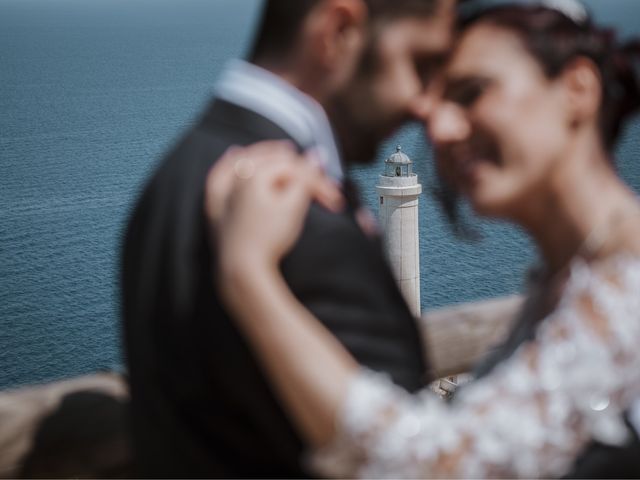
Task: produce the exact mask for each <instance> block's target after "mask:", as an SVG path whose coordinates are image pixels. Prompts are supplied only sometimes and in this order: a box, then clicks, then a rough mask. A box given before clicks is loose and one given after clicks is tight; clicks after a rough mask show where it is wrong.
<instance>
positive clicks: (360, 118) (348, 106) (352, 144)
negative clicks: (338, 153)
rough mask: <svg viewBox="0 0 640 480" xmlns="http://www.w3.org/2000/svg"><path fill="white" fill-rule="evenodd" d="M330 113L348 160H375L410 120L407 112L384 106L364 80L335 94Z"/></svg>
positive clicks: (371, 161) (329, 106)
mask: <svg viewBox="0 0 640 480" xmlns="http://www.w3.org/2000/svg"><path fill="white" fill-rule="evenodd" d="M327 113H328V115H329V118H330V120H331V123H332V125H333V128H334V130H335V133H336V136H337V139H338V142H339V144H340V147H341V149H342V157H343V159H344V162H345V163H347V164H370V163H373V162H374V161H375V160H376V153H377V152H378V149H379V148H380V145H381V144H382V142H383V141H384V140H386V139H387V138H389V136H390V135H391V134H393V132H394V131H395V130H396V129H397V128H398V127H400V126H401V125H402V124H404V123H405V122H407V121H408V120H410V118H409V117H408V115H407V114H406V112H390V111H388V109H385V108H382V106H381V105H380V104H379V102H378V101H377V99H376V97H375V95H374V94H373V92H372V91H371V88H370V86H369V85H368V84H367V82H364V81H361V82H358V83H354V85H353V86H352V88H348V89H345V91H343V92H341V93H339V94H338V95H336V96H335V97H333V99H331V101H330V102H328V105H327Z"/></svg>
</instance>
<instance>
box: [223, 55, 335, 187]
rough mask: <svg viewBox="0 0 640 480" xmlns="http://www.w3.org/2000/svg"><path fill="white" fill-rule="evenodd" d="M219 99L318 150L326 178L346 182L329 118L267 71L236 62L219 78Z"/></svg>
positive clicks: (296, 90) (295, 90)
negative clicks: (244, 110) (240, 108)
mask: <svg viewBox="0 0 640 480" xmlns="http://www.w3.org/2000/svg"><path fill="white" fill-rule="evenodd" d="M216 96H217V97H218V98H221V99H222V100H225V101H227V102H230V103H233V104H235V105H238V106H240V107H243V108H246V109H248V110H251V111H253V112H256V113H258V114H260V115H262V116H263V117H265V118H268V119H269V120H271V121H272V122H273V123H275V124H276V125H278V126H279V127H280V128H282V129H283V130H284V131H285V132H287V134H289V135H290V136H291V138H292V139H293V140H295V141H296V142H297V143H298V144H299V145H301V146H303V147H311V146H313V147H315V148H316V149H317V153H318V156H319V158H320V161H321V162H322V163H323V166H324V168H325V171H326V172H327V174H328V175H330V176H331V177H332V178H334V179H336V180H338V181H342V180H343V179H344V172H343V169H342V163H341V161H340V154H339V153H338V152H339V150H338V146H337V144H336V139H335V136H334V134H333V130H332V128H331V124H330V123H329V119H328V118H327V114H326V113H325V111H324V109H323V108H322V106H321V105H320V104H319V103H318V102H317V101H315V100H314V99H313V98H311V97H310V96H309V95H307V94H305V93H303V92H301V91H300V90H298V89H297V88H295V87H294V86H293V85H291V84H289V83H288V82H286V81H285V80H284V79H282V78H280V77H279V76H277V75H275V74H273V73H271V72H269V71H268V70H265V69H263V68H261V67H258V66H256V65H253V64H251V63H248V62H245V61H242V60H233V61H231V62H230V63H229V65H228V66H227V68H226V69H225V71H224V72H223V74H222V77H221V78H220V81H219V83H218V86H217V89H216Z"/></svg>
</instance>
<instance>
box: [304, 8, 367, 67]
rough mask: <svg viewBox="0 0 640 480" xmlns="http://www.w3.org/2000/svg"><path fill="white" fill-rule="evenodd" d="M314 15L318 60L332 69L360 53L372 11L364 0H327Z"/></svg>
mask: <svg viewBox="0 0 640 480" xmlns="http://www.w3.org/2000/svg"><path fill="white" fill-rule="evenodd" d="M314 13H315V14H314V15H313V16H312V18H310V19H309V20H310V23H311V25H310V29H311V31H312V32H313V33H312V36H313V37H314V41H313V46H312V48H313V49H314V50H315V52H314V53H315V55H316V58H317V60H319V62H320V63H321V65H322V66H323V67H324V68H325V69H326V70H327V71H329V72H332V71H335V70H340V69H342V68H344V67H345V62H346V63H349V62H350V61H351V60H353V62H354V63H355V59H356V58H357V57H359V53H360V52H361V50H362V46H363V44H364V41H365V29H366V24H367V17H368V11H367V7H366V5H365V3H364V1H363V0H325V1H324V2H323V5H322V6H321V7H320V9H318V10H317V11H316V12H314Z"/></svg>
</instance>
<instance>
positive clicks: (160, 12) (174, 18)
mask: <svg viewBox="0 0 640 480" xmlns="http://www.w3.org/2000/svg"><path fill="white" fill-rule="evenodd" d="M620 1H622V0H620ZM603 3H607V4H609V5H610V4H611V3H610V2H604V0H603ZM260 5H261V2H260V1H259V0H0V389H7V388H14V387H18V386H21V385H26V384H34V383H39V382H46V381H51V380H55V379H61V378H66V377H72V376H76V375H81V374H85V373H90V372H95V371H99V370H122V369H123V364H124V361H123V354H122V349H121V331H120V314H119V310H120V306H119V293H118V271H119V263H120V252H121V247H122V236H123V230H124V227H125V225H126V222H127V219H128V217H129V215H130V212H131V209H132V207H133V205H134V204H135V201H136V199H137V197H138V195H139V194H140V191H141V188H142V187H143V185H144V184H145V182H146V181H147V180H148V178H149V176H150V175H151V174H152V172H153V171H154V169H155V168H156V166H157V165H158V162H159V161H160V160H161V158H162V155H163V153H164V152H166V151H167V150H168V149H169V148H171V146H172V145H174V144H175V142H176V141H178V140H179V138H180V137H181V136H182V135H183V134H184V132H185V131H186V130H187V129H189V127H191V126H192V125H193V124H194V122H195V121H196V119H197V118H198V115H199V113H200V112H201V111H202V109H203V108H204V106H205V105H206V104H207V101H208V99H209V98H210V96H211V94H212V92H213V90H214V88H215V84H216V79H217V77H218V75H219V74H220V72H221V70H222V68H223V67H224V65H225V63H226V62H227V61H228V60H229V59H231V58H234V57H238V56H242V55H243V54H244V53H245V52H246V49H247V47H248V45H249V44H250V42H251V32H252V30H253V28H254V25H255V22H256V19H257V17H258V11H259V7H260ZM635 5H636V8H637V6H638V4H637V2H636V3H635ZM633 18H638V15H634V16H633ZM639 134H640V123H638V122H636V123H634V124H632V125H631V127H630V128H629V129H628V130H627V132H626V134H625V137H624V139H623V140H622V142H621V143H620V145H619V148H618V151H617V160H618V165H619V170H620V172H621V174H622V176H623V177H624V178H625V179H626V181H627V182H629V184H630V185H631V186H632V187H633V188H634V189H635V190H636V191H638V192H639V193H640V141H639V140H638V139H639V138H640V137H639ZM396 144H400V145H402V147H403V150H404V152H405V153H407V154H408V155H409V156H410V157H411V158H412V159H413V160H414V162H415V169H416V170H417V173H418V174H419V176H420V181H421V183H422V184H423V186H424V190H425V195H424V196H423V197H422V198H421V211H420V236H421V247H420V256H421V259H420V263H421V270H422V277H421V289H422V290H421V291H422V298H421V300H422V307H423V309H425V310H428V309H433V308H437V307H442V306H446V305H452V304H456V303H460V302H467V301H472V300H480V299H486V298H490V297H495V296H499V295H506V294H511V293H515V292H519V291H521V290H522V288H523V279H524V277H525V275H526V272H527V269H528V268H529V267H530V266H531V265H532V263H534V262H535V260H536V254H535V251H534V248H533V246H532V244H531V242H530V241H529V240H528V239H527V237H526V236H525V235H524V234H523V233H522V232H520V231H518V230H517V229H515V228H514V227H512V226H509V225H505V224H501V223H496V222H487V221H480V220H478V219H475V218H473V216H472V215H470V214H467V215H466V216H467V217H468V222H469V224H470V225H471V226H472V227H473V228H474V230H475V231H477V232H478V233H479V234H480V235H479V238H477V239H475V240H473V241H472V240H469V239H462V238H459V237H457V236H456V235H454V233H453V232H452V230H451V228H450V226H449V225H448V223H447V221H446V219H445V217H444V215H443V214H442V212H441V210H440V208H439V206H438V205H437V202H436V201H435V200H434V198H433V195H432V194H431V193H430V192H432V191H433V189H434V187H435V179H434V174H433V167H432V161H431V160H432V154H431V149H430V147H429V145H428V144H427V142H426V141H425V139H424V136H423V134H422V130H421V127H420V126H419V125H409V126H407V127H406V128H403V129H402V130H401V131H400V132H398V134H397V135H395V136H394V137H393V138H392V139H390V140H389V141H388V142H386V143H385V144H384V145H383V146H382V148H381V149H380V151H379V153H378V158H377V161H376V162H375V163H374V164H373V165H371V166H367V167H356V168H353V169H352V172H351V174H352V176H353V177H354V178H355V180H356V181H357V182H358V183H359V185H360V189H361V191H362V194H363V196H364V199H365V202H366V203H367V204H368V205H369V206H370V207H371V209H372V210H374V211H375V210H376V209H377V196H376V193H375V188H374V187H375V184H376V180H377V177H378V175H379V174H380V172H381V171H382V168H383V167H382V161H383V160H384V158H385V157H387V156H388V155H389V154H391V153H393V151H394V149H395V145H396ZM549 227H550V228H553V225H550V226H549Z"/></svg>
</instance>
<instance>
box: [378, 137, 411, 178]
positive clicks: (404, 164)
mask: <svg viewBox="0 0 640 480" xmlns="http://www.w3.org/2000/svg"><path fill="white" fill-rule="evenodd" d="M384 164H385V169H384V170H385V172H384V175H385V176H386V177H411V176H413V162H412V161H411V159H410V158H409V157H408V156H407V155H405V154H404V153H402V147H401V146H400V145H398V146H397V147H396V153H394V154H392V155H391V156H390V157H389V158H387V159H386V160H385V161H384Z"/></svg>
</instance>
